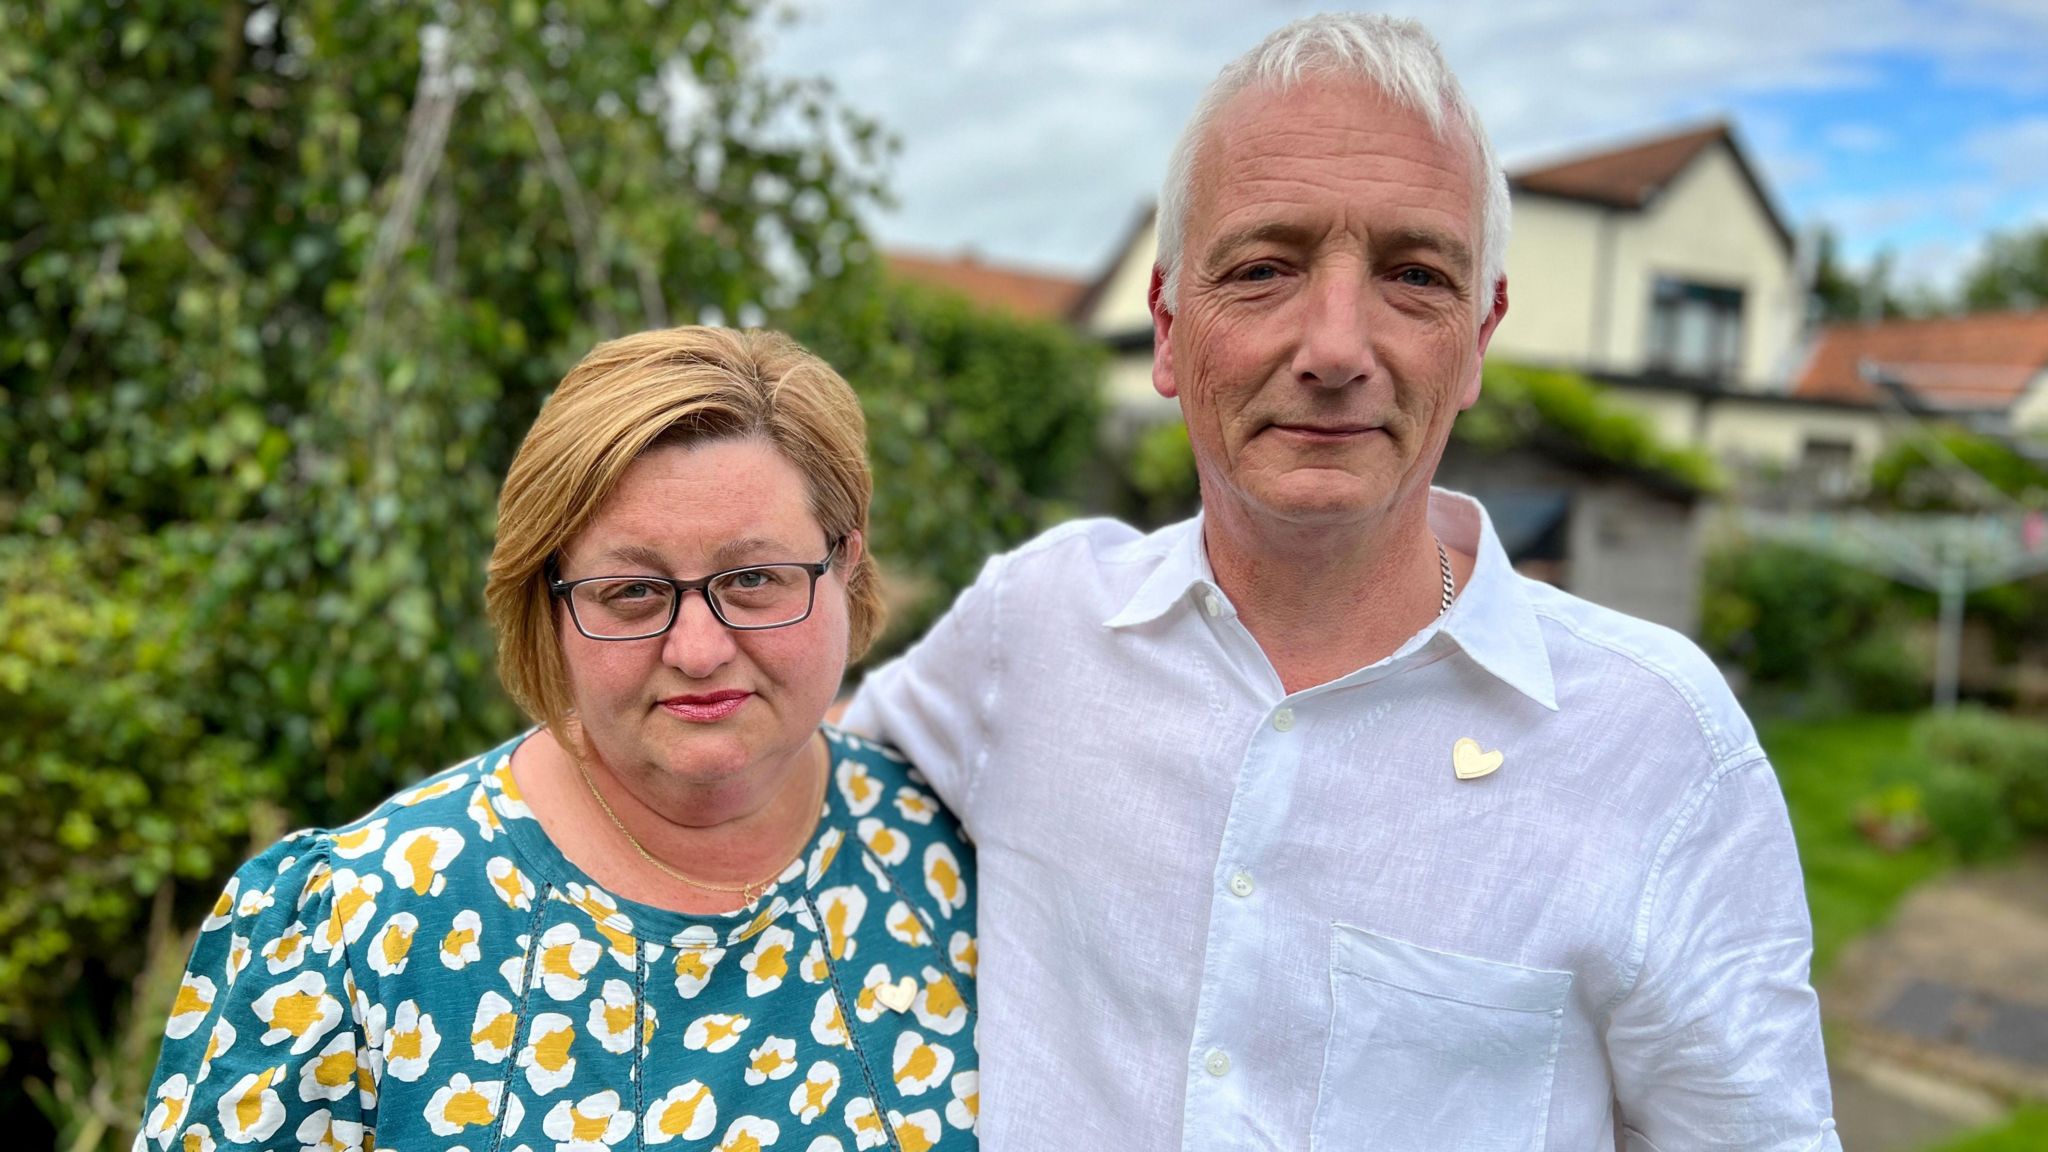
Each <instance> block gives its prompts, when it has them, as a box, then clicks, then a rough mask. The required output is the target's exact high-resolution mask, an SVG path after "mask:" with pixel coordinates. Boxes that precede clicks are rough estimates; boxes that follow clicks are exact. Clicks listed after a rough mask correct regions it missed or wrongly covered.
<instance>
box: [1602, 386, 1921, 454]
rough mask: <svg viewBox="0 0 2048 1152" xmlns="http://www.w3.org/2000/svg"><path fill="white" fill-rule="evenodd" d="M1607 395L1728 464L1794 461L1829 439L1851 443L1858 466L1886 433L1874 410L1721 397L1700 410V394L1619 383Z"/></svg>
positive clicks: (1663, 432)
mask: <svg viewBox="0 0 2048 1152" xmlns="http://www.w3.org/2000/svg"><path fill="white" fill-rule="evenodd" d="M1607 395H1608V397H1609V398H1611V399H1612V400H1613V401H1614V403H1615V404H1616V405H1617V406H1619V407H1622V408H1626V409H1628V410H1629V411H1631V412H1634V413H1636V414H1638V415H1640V416H1642V417H1643V418H1644V419H1645V420H1647V421H1649V423H1650V426H1651V428H1652V429H1654V430H1655V431H1656V433H1657V437H1658V439H1660V440H1662V441H1664V442H1665V443H1667V444H1684V445H1691V446H1693V447H1696V448H1702V449H1705V450H1706V452H1707V453H1708V454H1709V455H1711V456H1712V457H1714V458H1715V459H1716V460H1720V461H1723V462H1725V463H1729V464H1743V463H1755V464H1772V465H1781V466H1789V465H1795V464H1798V463H1799V462H1800V458H1801V456H1802V455H1803V453H1804V452H1805V449H1806V442H1807V441H1808V440H1831V441H1836V442H1839V443H1846V444H1848V445H1849V447H1850V452H1851V454H1852V460H1853V462H1854V465H1853V466H1854V467H1855V468H1857V469H1859V470H1860V469H1863V468H1866V467H1868V466H1869V465H1870V463H1871V461H1873V460H1875V459H1876V458H1877V456H1878V454H1879V453H1880V452H1882V451H1883V450H1884V446H1885V443H1886V440H1887V438H1888V436H1887V433H1888V429H1887V428H1886V427H1885V422H1884V417H1883V416H1882V415H1881V414H1879V413H1878V412H1877V411H1875V410H1857V409H1841V408H1820V407H1808V406H1805V405H1801V404H1786V403H1782V402H1776V401H1772V400H1766V399H1753V400H1752V399H1744V398H1742V397H1723V398H1721V399H1718V400H1715V401H1714V402H1713V403H1712V404H1709V405H1707V406H1706V408H1705V410H1704V412H1702V410H1701V402H1700V398H1699V397H1696V396H1693V395H1691V394H1689V393H1685V392H1671V391H1666V390H1663V389H1650V388H1629V387H1626V386H1616V387H1610V388H1608V389H1607Z"/></svg>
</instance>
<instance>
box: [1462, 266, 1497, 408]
mask: <svg viewBox="0 0 2048 1152" xmlns="http://www.w3.org/2000/svg"><path fill="white" fill-rule="evenodd" d="M1507 314H1508V278H1507V277H1506V276H1502V277H1501V278H1500V283H1498V284H1495V285H1494V286H1493V307H1492V308H1489V309H1487V312H1486V315H1485V316H1483V317H1481V318H1480V320H1479V349H1478V354H1477V355H1475V356H1473V357H1472V379H1470V380H1467V381H1466V382H1465V395H1464V397H1463V398H1462V399H1461V400H1460V401H1459V403H1458V411H1460V412H1463V411H1464V410H1465V409H1467V408H1470V407H1471V406H1472V405H1474V404H1477V403H1478V402H1479V381H1480V379H1481V377H1482V376H1483V375H1484V374H1485V371H1486V349H1487V346H1488V345H1490V344H1492V343H1493V333H1494V330H1495V329H1497V328H1499V327H1500V321H1501V317H1503V316H1506V315H1507Z"/></svg>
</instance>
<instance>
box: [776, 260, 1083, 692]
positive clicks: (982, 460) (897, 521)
mask: <svg viewBox="0 0 2048 1152" xmlns="http://www.w3.org/2000/svg"><path fill="white" fill-rule="evenodd" d="M783 320H784V322H785V324H786V326H787V328H788V329H789V331H791V332H792V333H794V334H795V335H796V336H797V337H798V338H799V339H800V340H802V341H804V343H805V344H806V345H807V346H808V347H809V348H810V349H811V350H812V351H814V352H816V353H818V354H819V355H820V356H822V357H824V358H825V360H826V361H827V362H828V363H830V364H832V365H833V366H834V367H836V368H837V369H839V371H840V372H841V373H842V374H843V375H844V376H845V377H846V378H847V380H848V381H849V382H850V383H852V384H853V386H854V388H855V389H856V390H857V391H859V393H860V395H861V402H862V406H863V408H864V409H865V411H866V413H867V417H868V441H869V445H870V452H871V455H872V456H873V459H874V467H875V482H876V490H875V502H874V513H873V518H874V523H873V533H874V546H875V551H876V553H877V554H878V555H879V556H881V557H882V558H883V559H884V560H885V561H887V562H888V566H889V568H890V569H891V570H892V571H897V572H904V573H907V574H910V575H912V576H914V577H917V578H920V579H919V582H920V583H924V584H926V585H927V586H930V587H931V588H932V589H933V591H934V593H935V594H934V595H930V596H927V597H926V598H925V599H924V601H923V602H922V603H920V604H919V605H916V606H914V607H912V608H911V609H910V610H909V611H908V612H906V613H904V614H903V615H904V616H905V618H904V619H899V620H897V621H895V622H894V623H893V625H892V627H891V629H890V638H891V640H892V641H901V640H903V639H906V638H908V637H913V636H915V635H917V634H918V633H919V632H920V631H922V626H923V625H924V624H925V623H928V622H929V620H930V619H931V618H932V617H933V616H934V615H936V613H937V612H938V611H939V610H941V609H943V608H944V607H945V606H946V605H947V604H948V603H950V602H951V601H952V596H953V593H954V592H957V591H958V590H959V589H961V588H963V587H965V586H966V585H967V584H968V583H970V582H972V580H973V579H974V577H975V575H976V574H977V573H979V572H980V570H981V564H982V561H983V560H984V559H985V558H986V557H987V556H988V555H989V554H990V553H991V552H995V551H998V550H1001V549H1003V548H1007V547H1010V546H1013V545H1015V544H1017V543H1018V542H1020V541H1022V540H1023V539H1025V538H1026V537H1028V536H1030V535H1032V534H1033V533H1035V532H1037V531H1038V530H1039V529H1041V528H1044V527H1047V526H1048V525H1050V524H1052V523H1054V522H1056V521H1058V520H1061V519H1064V518H1066V517H1067V516H1069V515H1071V514H1072V509H1073V504H1072V503H1071V502H1070V500H1071V498H1072V497H1073V495H1074V493H1073V491H1072V485H1073V483H1074V479H1075V477H1076V475H1077V474H1078V473H1079V472H1080V470H1081V468H1082V465H1083V464H1084V463H1085V462H1086V461H1087V459H1088V457H1089V455H1090V454H1091V453H1092V452H1093V450H1094V445H1095V434H1096V428H1097V426H1098V422H1099V418H1100V403H1101V400H1100V397H1101V384H1100V379H1101V372H1102V363H1103V359H1102V358H1103V354H1102V352H1101V350H1100V349H1099V348H1098V347H1096V346H1095V345H1093V344H1091V343H1089V342H1087V341H1085V340H1083V339H1082V338H1080V337H1079V336H1076V335H1075V334H1074V333H1072V332H1071V331H1069V330H1068V329H1066V328H1064V327H1061V326H1059V325H1056V324H1052V323H1038V322H1028V321H1020V320H1016V319H1012V318H1009V317H1006V316H1004V315H1001V314H999V313H992V312H989V311H986V310H984V309H981V308H978V307H976V306H975V305H974V304H973V303H971V302H969V301H968V300H967V299H965V298H964V297H961V296H958V295H956V294H953V293H948V292H943V291H938V290H934V289H931V288H928V287H924V286H921V285H916V284H908V283H900V282H896V281H893V280H890V279H887V278H883V277H879V276H876V275H873V274H872V273H870V272H867V271H861V272H859V273H858V274H854V275H849V276H847V277H845V278H844V279H843V280H842V281H841V282H839V283H836V284H833V285H830V286H827V287H826V288H825V289H822V290H820V291H819V292H816V293H813V294H812V296H811V298H810V299H809V300H807V301H806V302H805V303H804V305H803V306H802V307H800V308H797V309H795V310H793V311H791V312H790V313H789V314H788V315H787V316H786V317H784V318H783ZM878 654H879V653H878Z"/></svg>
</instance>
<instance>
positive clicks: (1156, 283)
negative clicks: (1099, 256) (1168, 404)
mask: <svg viewBox="0 0 2048 1152" xmlns="http://www.w3.org/2000/svg"><path fill="white" fill-rule="evenodd" d="M1145 303H1146V305H1147V306H1148V307H1150V308H1151V309H1152V390H1153V391H1155V392H1157V393H1159V394H1160V395H1161V396H1164V397H1166V398H1167V399H1168V400H1171V399H1173V398H1174V397H1176V396H1178V395H1180V384H1179V383H1178V382H1177V381H1175V380H1174V378H1173V343H1172V341H1170V340H1169V339H1168V338H1167V337H1168V335H1169V333H1171V331H1172V329H1173V309H1172V307H1171V305H1170V304H1169V302H1168V301H1167V299H1166V272H1165V270H1164V269H1162V268H1160V267H1159V265H1157V264H1154V265H1153V266H1152V286H1151V287H1150V288H1148V289H1147V290H1146V292H1145Z"/></svg>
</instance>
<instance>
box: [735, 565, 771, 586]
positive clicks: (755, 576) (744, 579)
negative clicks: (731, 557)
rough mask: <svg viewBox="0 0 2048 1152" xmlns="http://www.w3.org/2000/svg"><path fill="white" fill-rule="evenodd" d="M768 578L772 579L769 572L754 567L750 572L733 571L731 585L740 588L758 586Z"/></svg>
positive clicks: (767, 580)
mask: <svg viewBox="0 0 2048 1152" xmlns="http://www.w3.org/2000/svg"><path fill="white" fill-rule="evenodd" d="M770 579H772V577H771V575H770V574H769V573H767V572H763V571H761V570H759V569H755V570H753V571H751V572H735V573H733V574H732V586H733V587H735V588H742V589H745V588H759V587H762V586H763V585H765V584H767V583H768V582H769V580H770Z"/></svg>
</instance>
